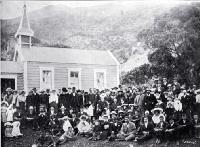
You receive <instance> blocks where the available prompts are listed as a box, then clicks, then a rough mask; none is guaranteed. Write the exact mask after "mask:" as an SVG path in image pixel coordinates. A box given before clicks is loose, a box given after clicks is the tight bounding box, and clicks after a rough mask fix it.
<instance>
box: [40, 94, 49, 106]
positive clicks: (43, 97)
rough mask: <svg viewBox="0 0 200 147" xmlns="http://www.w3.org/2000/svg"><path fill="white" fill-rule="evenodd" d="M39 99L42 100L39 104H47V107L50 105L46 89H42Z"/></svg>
mask: <svg viewBox="0 0 200 147" xmlns="http://www.w3.org/2000/svg"><path fill="white" fill-rule="evenodd" d="M39 100H40V102H39V105H41V104H42V105H45V106H46V108H47V107H48V105H49V99H48V97H47V96H46V95H45V91H43V90H42V91H41V92H40V95H39Z"/></svg>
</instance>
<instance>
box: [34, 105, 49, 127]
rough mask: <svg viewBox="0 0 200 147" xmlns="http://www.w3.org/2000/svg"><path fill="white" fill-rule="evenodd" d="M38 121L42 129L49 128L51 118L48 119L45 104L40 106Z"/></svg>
mask: <svg viewBox="0 0 200 147" xmlns="http://www.w3.org/2000/svg"><path fill="white" fill-rule="evenodd" d="M37 123H38V125H39V128H40V129H44V130H45V129H47V128H48V123H49V119H48V116H47V113H46V109H45V106H44V105H40V107H39V114H38V116H37Z"/></svg>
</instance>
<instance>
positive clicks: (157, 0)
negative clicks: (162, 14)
mask: <svg viewBox="0 0 200 147" xmlns="http://www.w3.org/2000/svg"><path fill="white" fill-rule="evenodd" d="M190 2H191V1H178V0H135V1H130V0H129V1H126V0H118V1H115V0H111V1H108V0H107V1H26V5H27V8H28V11H29V12H30V11H34V10H37V9H41V8H42V7H45V6H48V5H66V6H67V7H71V8H77V7H92V6H98V5H106V4H108V5H109V4H119V5H123V6H124V7H130V6H133V5H147V4H148V5H155V4H162V5H163V6H164V5H165V6H166V5H178V4H182V3H190ZM23 4H24V1H3V2H1V9H0V10H1V13H0V18H1V19H10V18H15V17H18V16H21V14H22V7H23Z"/></svg>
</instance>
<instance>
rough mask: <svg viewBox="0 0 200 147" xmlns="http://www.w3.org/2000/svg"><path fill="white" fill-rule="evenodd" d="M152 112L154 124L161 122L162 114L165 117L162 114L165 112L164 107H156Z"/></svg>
mask: <svg viewBox="0 0 200 147" xmlns="http://www.w3.org/2000/svg"><path fill="white" fill-rule="evenodd" d="M151 112H152V113H153V116H152V121H153V123H154V124H158V123H159V122H160V116H163V117H164V115H163V114H162V113H163V109H162V108H159V107H156V108H154V109H153V110H152V111H151ZM164 120H165V117H164Z"/></svg>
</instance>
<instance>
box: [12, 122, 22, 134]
mask: <svg viewBox="0 0 200 147" xmlns="http://www.w3.org/2000/svg"><path fill="white" fill-rule="evenodd" d="M12 125H13V129H12V136H22V134H21V132H20V128H19V127H20V122H19V121H15V122H13V123H12Z"/></svg>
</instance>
